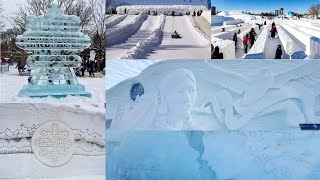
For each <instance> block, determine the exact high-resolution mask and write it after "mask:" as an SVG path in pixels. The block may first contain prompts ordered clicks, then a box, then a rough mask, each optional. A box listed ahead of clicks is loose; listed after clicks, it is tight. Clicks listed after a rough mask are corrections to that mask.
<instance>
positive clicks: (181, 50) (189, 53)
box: [147, 16, 210, 59]
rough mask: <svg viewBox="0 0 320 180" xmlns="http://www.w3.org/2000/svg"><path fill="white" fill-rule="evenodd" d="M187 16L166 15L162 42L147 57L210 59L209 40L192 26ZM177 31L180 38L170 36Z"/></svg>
mask: <svg viewBox="0 0 320 180" xmlns="http://www.w3.org/2000/svg"><path fill="white" fill-rule="evenodd" d="M189 18H190V17H188V16H175V17H172V16H166V22H165V25H164V29H163V39H162V43H161V44H160V45H159V46H158V47H157V48H155V49H154V51H153V52H152V53H150V54H149V56H148V57H147V58H148V59H159V58H170V59H192V58H198V59H199V58H204V59H208V58H209V59H210V42H209V41H207V40H204V39H205V38H204V37H203V38H202V35H200V34H199V32H198V31H197V30H196V29H195V28H194V26H193V25H192V23H191V21H190V19H189ZM175 30H176V31H177V32H178V33H179V34H181V36H182V38H181V39H173V38H171V33H173V31H175Z"/></svg>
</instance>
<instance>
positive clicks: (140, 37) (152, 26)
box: [106, 15, 164, 59]
mask: <svg viewBox="0 0 320 180" xmlns="http://www.w3.org/2000/svg"><path fill="white" fill-rule="evenodd" d="M129 16H133V15H129ZM163 18H164V16H163V15H162V16H148V17H147V19H146V20H145V21H144V22H143V23H142V25H141V27H140V28H139V30H138V31H137V32H136V33H134V34H133V35H132V36H131V37H130V38H128V39H127V40H126V41H125V42H123V43H120V44H117V45H114V46H112V47H109V48H107V49H106V55H107V58H108V59H121V58H124V59H125V57H126V56H128V57H129V56H130V55H127V54H129V51H130V52H131V54H132V50H133V48H135V47H137V44H138V43H140V44H141V43H143V42H145V41H147V39H148V38H150V37H151V36H152V35H153V34H155V33H154V32H155V31H156V29H161V23H164V22H163V21H164V20H163ZM161 31H162V29H161ZM161 39H162V37H161ZM144 48H145V47H144ZM150 48H151V47H150ZM135 49H136V48H135ZM138 49H139V48H138ZM136 51H137V50H136ZM136 56H137V54H136ZM139 56H140V57H142V56H144V53H139Z"/></svg>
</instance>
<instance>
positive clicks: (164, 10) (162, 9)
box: [117, 5, 208, 15]
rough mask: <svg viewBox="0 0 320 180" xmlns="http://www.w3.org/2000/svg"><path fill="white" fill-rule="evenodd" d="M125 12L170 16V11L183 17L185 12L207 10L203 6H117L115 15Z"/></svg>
mask: <svg viewBox="0 0 320 180" xmlns="http://www.w3.org/2000/svg"><path fill="white" fill-rule="evenodd" d="M125 10H126V11H127V14H139V13H141V12H148V11H150V12H151V13H152V12H157V13H158V14H168V15H171V13H172V11H174V12H175V14H176V15H179V14H180V13H181V14H183V15H185V14H186V13H187V12H190V13H191V14H192V13H193V11H196V12H197V11H201V10H202V11H205V10H208V8H207V7H205V6H190V5H170V6H168V5H141V6H118V7H117V13H118V14H125V13H124V12H125Z"/></svg>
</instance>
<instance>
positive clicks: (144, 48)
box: [121, 15, 166, 59]
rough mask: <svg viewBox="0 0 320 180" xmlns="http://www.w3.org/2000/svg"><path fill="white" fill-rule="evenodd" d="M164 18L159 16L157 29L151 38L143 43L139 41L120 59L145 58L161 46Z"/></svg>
mask: <svg viewBox="0 0 320 180" xmlns="http://www.w3.org/2000/svg"><path fill="white" fill-rule="evenodd" d="M165 20H166V16H165V15H161V16H160V18H159V22H156V23H155V24H158V28H156V29H155V30H154V31H153V32H152V33H151V36H150V37H149V38H148V39H146V40H143V41H140V42H139V43H138V44H137V45H136V46H134V47H133V48H131V49H129V50H128V51H127V52H126V54H125V55H124V56H123V57H121V59H140V58H143V57H145V55H146V54H147V53H149V52H151V51H152V49H154V48H155V47H156V46H158V45H159V44H161V41H162V37H163V27H164V24H165Z"/></svg>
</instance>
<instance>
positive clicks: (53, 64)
mask: <svg viewBox="0 0 320 180" xmlns="http://www.w3.org/2000/svg"><path fill="white" fill-rule="evenodd" d="M80 22H81V21H80V18H79V17H77V16H73V15H63V14H62V13H61V11H60V9H59V6H58V5H56V4H51V5H50V6H49V7H48V10H47V12H46V13H45V14H44V15H43V16H39V17H36V16H28V17H27V24H26V25H27V28H28V29H27V31H26V32H24V33H23V35H19V36H17V40H16V44H17V46H19V47H20V48H22V49H24V50H25V51H26V52H27V53H29V54H32V55H30V56H29V57H28V59H27V65H28V66H29V68H30V69H31V70H34V71H35V73H34V74H33V75H32V77H31V78H29V79H28V81H29V84H28V85H25V86H24V87H23V89H22V90H21V91H20V93H19V96H28V97H47V96H52V97H56V98H60V97H66V96H68V95H72V96H86V97H91V94H90V93H89V92H86V91H85V86H83V85H81V84H79V82H78V80H77V77H76V75H75V73H74V70H73V68H78V67H80V65H81V62H82V59H81V57H80V56H78V55H77V54H79V53H80V52H82V51H83V50H84V49H85V48H88V47H90V45H91V40H90V38H89V36H87V35H84V34H83V33H82V32H81V24H80Z"/></svg>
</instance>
